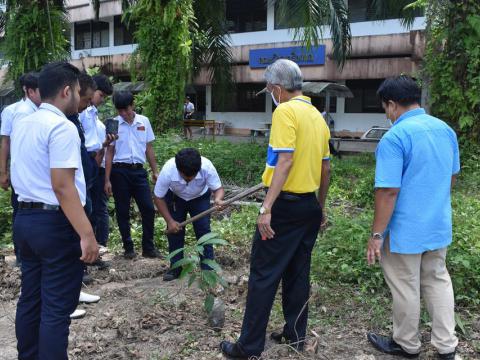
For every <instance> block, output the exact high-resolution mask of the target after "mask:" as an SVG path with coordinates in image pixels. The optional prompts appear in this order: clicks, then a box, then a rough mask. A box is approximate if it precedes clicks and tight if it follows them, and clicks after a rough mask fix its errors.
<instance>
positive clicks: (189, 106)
mask: <svg viewBox="0 0 480 360" xmlns="http://www.w3.org/2000/svg"><path fill="white" fill-rule="evenodd" d="M183 110H184V111H185V112H189V113H190V112H193V111H195V105H193V103H191V102H190V101H189V102H188V103H186V104H183Z"/></svg>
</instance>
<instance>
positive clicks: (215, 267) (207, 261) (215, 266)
mask: <svg viewBox="0 0 480 360" xmlns="http://www.w3.org/2000/svg"><path fill="white" fill-rule="evenodd" d="M202 264H205V265H208V266H210V267H211V268H212V269H213V270H214V271H216V272H217V273H218V272H220V271H222V268H221V267H220V265H219V264H218V263H217V262H216V261H215V260H211V259H204V260H203V261H202Z"/></svg>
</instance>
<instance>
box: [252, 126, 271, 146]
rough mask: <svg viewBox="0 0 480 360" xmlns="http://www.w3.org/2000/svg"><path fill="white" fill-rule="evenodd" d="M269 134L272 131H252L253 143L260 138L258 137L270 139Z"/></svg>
mask: <svg viewBox="0 0 480 360" xmlns="http://www.w3.org/2000/svg"><path fill="white" fill-rule="evenodd" d="M269 133H270V129H250V138H251V141H252V143H254V142H255V139H256V138H257V137H258V135H263V137H265V138H268V135H269Z"/></svg>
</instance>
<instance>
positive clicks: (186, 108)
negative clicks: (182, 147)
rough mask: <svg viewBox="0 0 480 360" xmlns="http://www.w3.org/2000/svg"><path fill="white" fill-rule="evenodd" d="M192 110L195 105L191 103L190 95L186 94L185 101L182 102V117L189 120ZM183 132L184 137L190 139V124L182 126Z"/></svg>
mask: <svg viewBox="0 0 480 360" xmlns="http://www.w3.org/2000/svg"><path fill="white" fill-rule="evenodd" d="M194 111H195V105H193V103H192V102H191V101H190V97H189V96H186V97H185V103H184V104H183V119H184V120H190V119H191V118H192V116H193V113H194ZM183 134H184V135H185V138H186V139H192V137H193V134H192V129H191V128H190V126H185V125H184V126H183Z"/></svg>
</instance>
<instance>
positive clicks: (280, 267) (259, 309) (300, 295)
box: [238, 194, 322, 356]
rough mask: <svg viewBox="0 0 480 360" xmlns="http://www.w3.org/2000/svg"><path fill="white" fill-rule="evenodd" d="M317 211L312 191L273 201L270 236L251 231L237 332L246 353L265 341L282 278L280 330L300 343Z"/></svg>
mask: <svg viewBox="0 0 480 360" xmlns="http://www.w3.org/2000/svg"><path fill="white" fill-rule="evenodd" d="M321 220H322V210H321V208H320V205H319V204H318V201H317V199H316V197H315V195H314V194H311V195H309V196H306V197H302V198H300V199H298V200H285V199H280V198H279V199H277V200H276V201H275V203H274V206H273V207H272V221H271V226H272V228H273V230H274V231H275V237H274V238H273V239H270V240H262V239H261V236H260V233H259V231H258V228H257V230H256V233H255V236H254V239H253V246H252V254H251V259H250V278H249V281H248V295H247V305H246V309H245V315H244V319H243V326H242V332H241V335H240V339H239V340H238V343H239V344H240V345H241V347H242V348H243V350H244V351H245V352H246V353H247V354H248V355H249V356H259V355H260V354H261V353H262V351H263V349H264V345H265V333H266V329H267V324H268V319H269V317H270V311H271V309H272V305H273V301H274V298H275V294H276V292H277V288H278V285H279V283H280V281H282V307H283V315H284V318H285V326H284V334H285V336H286V337H287V338H288V339H289V340H290V341H293V342H299V343H300V345H301V343H302V341H303V340H304V339H305V334H306V328H307V318H308V305H307V301H308V298H309V295H310V262H311V254H312V250H313V246H314V245H315V241H316V239H317V236H318V231H319V229H320V223H321Z"/></svg>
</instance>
